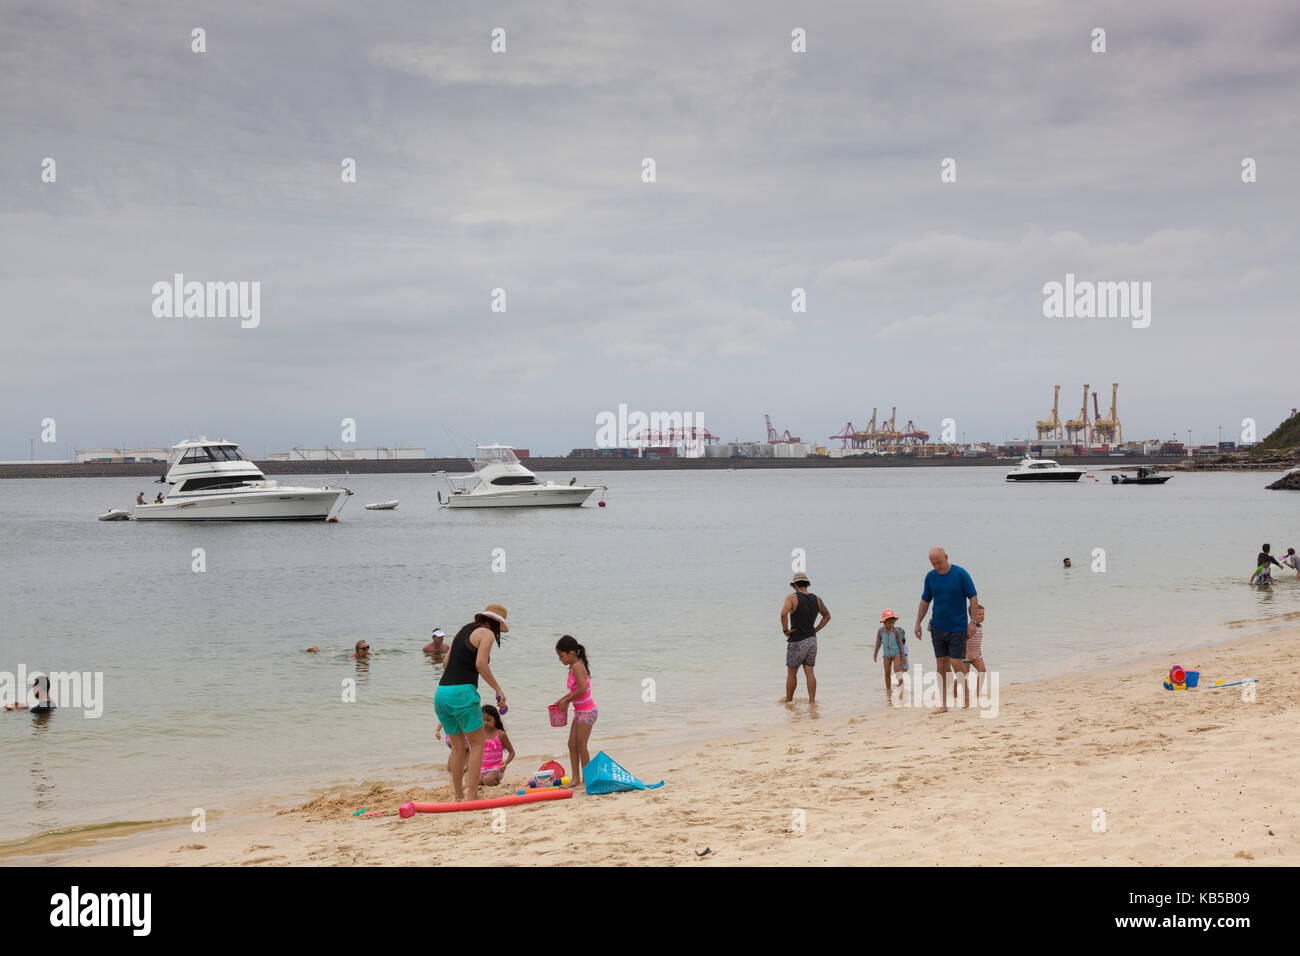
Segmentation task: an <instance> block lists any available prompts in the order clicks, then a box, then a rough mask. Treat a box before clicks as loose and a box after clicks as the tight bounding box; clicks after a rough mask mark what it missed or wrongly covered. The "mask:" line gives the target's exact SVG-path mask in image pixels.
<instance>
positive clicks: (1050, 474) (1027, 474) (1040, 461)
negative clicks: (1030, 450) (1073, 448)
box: [1006, 458, 1083, 481]
mask: <svg viewBox="0 0 1300 956" xmlns="http://www.w3.org/2000/svg"><path fill="white" fill-rule="evenodd" d="M1082 477H1083V471H1082V469H1079V468H1066V467H1064V466H1062V465H1059V464H1057V463H1056V462H1055V461H1053V460H1052V459H1050V458H1026V459H1024V460H1023V461H1021V462H1020V464H1019V465H1017V466H1016V467H1015V468H1013V469H1012V470H1011V471H1009V472H1007V476H1006V480H1007V481H1078V480H1079V479H1080V478H1082Z"/></svg>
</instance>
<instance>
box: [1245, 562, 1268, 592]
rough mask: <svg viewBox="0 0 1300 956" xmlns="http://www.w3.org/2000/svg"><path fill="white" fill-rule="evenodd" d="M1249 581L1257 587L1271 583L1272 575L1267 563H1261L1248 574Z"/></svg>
mask: <svg viewBox="0 0 1300 956" xmlns="http://www.w3.org/2000/svg"><path fill="white" fill-rule="evenodd" d="M1250 583H1251V584H1254V585H1255V586H1257V587H1261V588H1266V587H1270V586H1271V585H1272V584H1273V575H1272V573H1271V572H1270V570H1269V566H1268V565H1267V564H1261V565H1260V566H1259V567H1257V568H1256V569H1255V570H1254V572H1253V573H1252V574H1251V576H1250Z"/></svg>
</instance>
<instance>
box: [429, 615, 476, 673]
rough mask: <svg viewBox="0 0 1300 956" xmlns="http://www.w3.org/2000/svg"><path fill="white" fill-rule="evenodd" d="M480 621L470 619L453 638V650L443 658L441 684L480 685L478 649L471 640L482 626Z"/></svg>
mask: <svg viewBox="0 0 1300 956" xmlns="http://www.w3.org/2000/svg"><path fill="white" fill-rule="evenodd" d="M482 626H483V625H482V624H480V623H478V621H470V622H469V623H468V624H466V625H465V626H464V627H462V628H461V629H460V630H459V631H457V632H456V636H455V637H453V638H452V639H451V650H450V651H448V652H447V656H446V657H445V658H444V659H443V665H442V680H440V681H438V683H439V685H451V684H473V685H474V686H475V687H477V686H478V651H477V650H475V649H474V645H473V644H471V643H470V642H469V636H470V635H471V634H473V633H474V629H475V628H478V627H482Z"/></svg>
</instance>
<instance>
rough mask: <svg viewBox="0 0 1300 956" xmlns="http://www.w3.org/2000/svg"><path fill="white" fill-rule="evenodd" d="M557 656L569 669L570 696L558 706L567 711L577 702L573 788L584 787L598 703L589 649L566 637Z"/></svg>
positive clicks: (572, 751)
mask: <svg viewBox="0 0 1300 956" xmlns="http://www.w3.org/2000/svg"><path fill="white" fill-rule="evenodd" d="M555 654H556V656H557V657H559V659H560V663H561V664H565V665H568V668H569V678H568V681H567V686H568V689H569V692H568V693H567V694H565V695H564V696H563V697H561V698H560V699H559V700H557V701H556V702H555V706H556V707H560V708H564V709H567V708H568V706H569V702H570V701H572V702H573V725H572V727H571V728H570V729H569V761H570V762H571V763H572V765H573V774H572V776H573V787H574V789H577V788H578V787H581V786H582V768H583V767H585V766H586V765H587V764H589V763H591V754H590V753H589V752H588V751H587V741H589V740H590V739H591V728H592V727H594V726H595V724H596V717H597V716H598V714H597V712H596V702H595V701H594V700H592V699H591V670H590V665H589V664H588V663H587V649H586V648H585V647H583V646H582V645H581V644H579V643H578V642H577V641H576V640H575V639H574V638H572V637H571V636H569V635H568V634H565V635H564V636H563V637H562V638H560V639H559V641H557V642H556V644H555Z"/></svg>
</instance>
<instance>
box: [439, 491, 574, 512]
mask: <svg viewBox="0 0 1300 956" xmlns="http://www.w3.org/2000/svg"><path fill="white" fill-rule="evenodd" d="M598 490H599V489H597V488H574V487H552V488H545V487H543V488H535V487H523V488H520V489H519V490H517V491H516V490H512V491H489V492H484V493H482V494H474V493H473V492H469V493H466V494H454V495H452V496H451V497H450V498H449V499H448V500H447V501H446V502H445V506H446V507H448V508H564V507H568V508H577V507H581V506H582V505H583V504H584V503H585V502H586V500H587V499H588V498H590V497H591V496H592V495H594V494H595V493H596V492H597V491H598Z"/></svg>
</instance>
